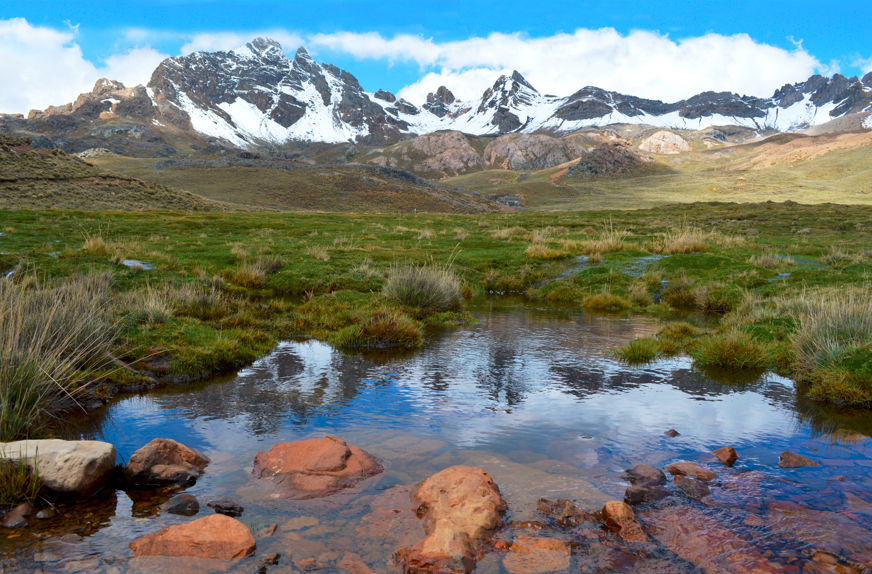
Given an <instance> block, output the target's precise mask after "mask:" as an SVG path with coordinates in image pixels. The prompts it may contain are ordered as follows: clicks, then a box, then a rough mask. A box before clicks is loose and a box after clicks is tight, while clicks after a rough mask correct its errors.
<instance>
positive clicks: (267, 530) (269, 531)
mask: <svg viewBox="0 0 872 574" xmlns="http://www.w3.org/2000/svg"><path fill="white" fill-rule="evenodd" d="M278 527H279V525H278V524H275V523H273V524H270V525H269V526H264V527H263V528H261V529H260V530H258V531H257V537H258V538H269V537H270V536H272V535H273V534H275V533H276V530H278Z"/></svg>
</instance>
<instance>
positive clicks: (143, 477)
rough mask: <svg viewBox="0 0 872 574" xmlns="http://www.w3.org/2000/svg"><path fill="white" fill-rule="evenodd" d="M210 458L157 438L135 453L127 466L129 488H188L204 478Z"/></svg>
mask: <svg viewBox="0 0 872 574" xmlns="http://www.w3.org/2000/svg"><path fill="white" fill-rule="evenodd" d="M210 462H211V461H210V460H209V457H207V456H206V455H204V454H202V453H199V452H197V451H196V450H194V449H192V448H190V447H187V446H185V445H183V444H181V443H178V442H176V441H174V440H172V439H166V438H156V439H154V440H153V441H151V442H149V443H148V444H147V445H145V446H144V447H142V448H141V449H139V450H137V451H136V452H135V453H133V456H131V457H130V460H129V461H127V464H126V465H124V480H125V481H126V482H127V483H128V484H139V485H154V486H162V485H168V484H189V483H191V482H193V481H195V480H196V479H197V478H199V477H200V476H201V475H202V474H203V469H204V468H206V466H207V465H208V464H209V463H210Z"/></svg>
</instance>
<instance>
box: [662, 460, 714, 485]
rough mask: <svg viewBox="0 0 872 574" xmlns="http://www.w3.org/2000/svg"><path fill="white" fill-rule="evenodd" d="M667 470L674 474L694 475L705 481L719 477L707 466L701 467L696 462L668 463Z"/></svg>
mask: <svg viewBox="0 0 872 574" xmlns="http://www.w3.org/2000/svg"><path fill="white" fill-rule="evenodd" d="M666 470H667V471H669V473H670V474H673V475H683V476H692V477H693V478H696V479H698V480H701V481H703V482H708V481H709V480H714V479H715V478H717V477H718V475H717V474H715V473H713V472H712V471H710V470H709V469H707V468H703V467H701V466H700V465H698V464H696V463H695V462H676V463H674V464H670V465H668V466H667V467H666Z"/></svg>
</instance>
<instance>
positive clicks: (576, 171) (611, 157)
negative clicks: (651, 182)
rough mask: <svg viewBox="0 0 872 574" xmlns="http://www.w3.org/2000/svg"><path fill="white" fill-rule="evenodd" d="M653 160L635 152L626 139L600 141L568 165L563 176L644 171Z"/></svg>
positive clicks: (605, 174)
mask: <svg viewBox="0 0 872 574" xmlns="http://www.w3.org/2000/svg"><path fill="white" fill-rule="evenodd" d="M652 163H653V160H652V159H651V158H649V157H646V156H644V155H642V154H640V153H639V152H637V151H636V150H635V149H633V147H632V146H631V145H630V143H629V142H628V141H626V140H620V139H618V140H614V141H610V142H605V143H602V144H600V145H598V146H596V147H595V148H593V149H592V150H591V151H590V152H589V153H587V154H586V155H585V156H584V157H583V158H582V159H581V160H579V162H578V163H576V164H575V165H571V166H569V169H567V171H566V175H565V177H581V178H587V177H604V176H629V175H636V174H641V173H645V172H647V171H648V170H649V169H650V165H651V164H652Z"/></svg>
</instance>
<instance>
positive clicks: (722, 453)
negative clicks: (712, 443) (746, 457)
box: [712, 446, 739, 466]
mask: <svg viewBox="0 0 872 574" xmlns="http://www.w3.org/2000/svg"><path fill="white" fill-rule="evenodd" d="M712 454H713V455H715V457H717V459H718V460H719V461H721V464H723V465H726V466H733V464H734V463H735V462H736V461H737V460H739V454H738V453H737V452H736V449H735V448H733V447H731V446H725V447H723V448H719V449H717V450H713V451H712Z"/></svg>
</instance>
